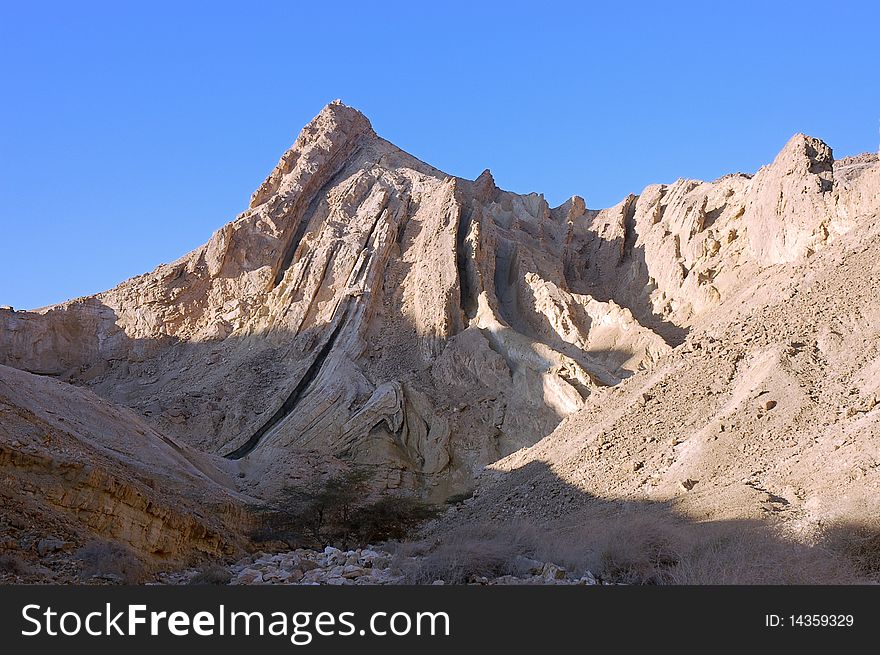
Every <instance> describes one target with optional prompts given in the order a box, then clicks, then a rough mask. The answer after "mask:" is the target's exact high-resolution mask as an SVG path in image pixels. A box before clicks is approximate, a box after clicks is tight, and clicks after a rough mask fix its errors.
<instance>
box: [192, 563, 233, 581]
mask: <svg viewBox="0 0 880 655" xmlns="http://www.w3.org/2000/svg"><path fill="white" fill-rule="evenodd" d="M231 581H232V573H231V572H230V571H229V569H227V568H224V567H222V566H220V565H218V564H212V565H211V566H209V567H207V568H206V569H204V570H202V571H199V572H198V573H197V574H196V575H194V576H193V577H192V578H191V579H190V581H189V584H191V585H227V584H229V583H230V582H231Z"/></svg>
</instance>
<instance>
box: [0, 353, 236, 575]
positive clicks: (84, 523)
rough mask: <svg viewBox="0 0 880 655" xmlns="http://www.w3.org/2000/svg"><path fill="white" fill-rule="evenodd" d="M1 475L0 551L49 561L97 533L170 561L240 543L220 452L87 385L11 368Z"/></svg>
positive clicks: (1, 395)
mask: <svg viewBox="0 0 880 655" xmlns="http://www.w3.org/2000/svg"><path fill="white" fill-rule="evenodd" d="M0 473H2V477H0V499H2V501H3V510H2V515H0V516H2V522H0V527H2V533H3V536H4V538H5V539H4V543H2V544H0V550H4V551H6V550H12V551H13V552H14V553H15V552H16V551H19V550H27V549H28V548H29V547H33V548H34V549H35V550H36V551H37V554H38V555H39V556H41V557H43V556H46V555H47V554H49V553H54V552H57V551H60V550H69V547H73V546H75V545H82V544H83V543H87V542H89V541H90V540H93V539H94V538H95V537H100V538H102V539H104V540H106V541H111V542H118V543H121V544H125V545H126V547H130V548H131V549H133V550H134V551H135V552H136V553H137V554H138V555H139V556H141V557H142V558H144V559H145V560H146V561H147V563H149V564H153V565H155V566H168V565H171V564H174V563H185V562H187V561H190V560H193V559H199V558H201V557H218V556H219V557H222V556H228V555H232V554H234V553H237V552H240V551H241V550H242V548H243V546H244V540H243V539H241V538H240V537H236V533H237V532H238V530H239V528H240V526H242V525H247V523H248V520H247V518H246V516H245V512H244V507H243V505H244V499H242V498H241V497H240V496H239V494H238V493H237V492H236V490H235V484H234V482H233V480H232V477H231V476H230V475H229V474H228V473H226V472H224V471H223V470H222V468H221V467H220V466H218V463H217V462H216V458H212V457H211V456H208V455H205V454H203V453H198V452H196V451H193V450H192V449H190V448H188V447H186V446H185V445H183V444H180V443H178V442H176V441H175V440H174V439H171V438H169V437H165V436H163V435H160V434H159V433H157V432H156V431H155V430H154V429H153V428H150V427H149V426H148V425H147V424H145V423H144V422H142V421H141V419H139V418H138V417H137V416H136V415H135V414H134V413H133V412H132V411H131V410H128V409H124V408H121V407H118V406H114V405H111V404H110V403H108V402H107V401H104V400H102V399H100V398H98V397H97V396H95V395H94V394H93V393H91V392H90V391H87V390H84V389H79V388H76V387H73V386H71V385H69V384H66V383H63V382H59V381H56V380H51V379H48V378H46V377H38V376H36V375H32V374H30V373H25V372H23V371H17V370H15V369H12V368H9V367H6V366H0ZM47 533H48V534H55V535H57V534H63V535H65V536H66V539H64V540H62V539H58V538H55V537H50V538H44V537H42V535H44V534H47Z"/></svg>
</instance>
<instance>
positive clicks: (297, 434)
mask: <svg viewBox="0 0 880 655" xmlns="http://www.w3.org/2000/svg"><path fill="white" fill-rule="evenodd" d="M878 181H880V165H878V164H877V162H876V159H872V158H870V157H868V158H867V159H865V160H864V161H862V160H859V161H853V162H847V163H846V164H845V165H844V166H842V167H841V166H839V165H838V164H835V162H834V160H833V157H832V154H831V150H830V148H828V146H826V145H825V144H823V143H822V142H820V141H818V140H816V139H812V138H809V137H805V136H803V135H797V136H795V137H794V138H793V139H792V140H791V141H790V142H789V143H788V145H786V146H785V148H784V149H783V151H782V152H781V153H780V155H779V156H778V157H777V159H776V160H775V161H774V162H773V163H772V164H771V165H769V166H767V167H765V168H763V169H761V171H759V172H758V173H757V174H756V175H755V176H754V177H749V176H747V175H740V174H737V175H730V176H726V177H724V178H721V179H719V180H716V181H715V182H711V183H702V182H696V181H691V180H679V181H677V182H675V183H674V184H671V185H654V186H650V187H648V188H647V189H645V190H644V192H643V193H642V194H640V195H639V196H630V197H628V198H626V199H625V200H624V201H623V202H622V203H620V204H619V205H617V206H615V207H612V208H610V209H604V210H601V211H597V210H591V209H588V208H587V207H586V205H585V202H584V201H583V200H582V199H581V198H579V197H577V196H575V197H573V198H572V199H571V200H570V201H568V202H566V203H565V204H563V205H562V206H560V207H557V208H550V207H549V206H548V204H547V203H546V202H545V201H544V199H543V197H542V196H540V195H536V194H529V195H518V194H514V193H510V192H506V191H503V190H501V189H499V188H497V187H496V185H495V182H494V180H493V179H492V176H491V174H490V173H489V172H488V171H486V172H484V173H483V174H482V175H480V176H479V177H478V178H477V179H476V180H475V181H468V180H463V179H459V178H454V177H450V176H448V175H446V174H444V173H442V172H440V171H438V170H436V169H434V168H432V167H431V166H428V165H427V164H424V163H423V162H420V161H418V160H417V159H415V158H414V157H412V156H410V155H408V154H406V153H404V152H402V151H401V150H399V149H398V148H396V147H395V146H393V145H392V144H390V143H388V142H387V141H385V140H383V139H381V138H380V137H379V136H377V135H376V134H375V133H374V132H373V130H372V128H371V126H370V124H369V122H368V121H367V119H366V118H365V117H364V116H363V115H361V114H360V113H359V112H357V111H356V110H354V109H351V108H349V107H346V106H345V105H343V104H341V103H339V102H335V103H332V104H331V105H329V106H327V107H326V108H325V109H324V110H323V111H322V112H321V113H320V114H319V115H318V116H317V117H316V118H315V119H314V120H313V121H312V122H311V123H310V124H309V125H308V126H306V128H305V129H304V130H303V131H302V133H301V134H300V135H299V137H298V138H297V140H296V142H295V143H294V145H293V146H292V147H291V148H290V150H288V151H287V152H286V153H285V154H284V155H283V157H282V158H281V161H280V162H279V163H278V165H277V166H276V167H275V169H274V170H273V171H272V172H271V173H270V175H269V177H268V178H267V179H266V181H265V182H264V183H263V184H262V185H261V186H260V187H259V189H257V191H256V192H255V193H254V194H253V197H252V198H251V202H250V206H249V207H248V209H247V210H246V211H245V212H243V213H242V214H241V215H239V216H238V217H237V218H236V219H235V220H234V221H232V222H231V223H228V224H227V225H225V226H224V227H222V228H221V229H220V230H218V231H217V232H216V233H215V234H214V235H213V236H212V237H211V239H210V241H209V242H208V243H207V244H205V245H204V246H202V247H201V248H198V249H197V250H195V251H193V252H191V253H189V254H187V255H185V256H184V257H182V258H181V259H179V260H178V261H176V262H173V263H171V264H167V265H162V266H160V267H159V268H157V269H156V270H155V271H153V272H152V273H148V274H146V275H142V276H139V277H136V278H133V279H131V280H128V281H126V282H124V283H122V284H120V285H119V286H118V287H116V288H114V289H111V290H110V291H107V292H105V293H101V294H98V295H96V296H92V297H88V298H80V299H76V300H72V301H69V302H66V303H62V304H60V305H56V306H53V307H49V308H44V309H40V310H36V311H33V312H23V311H12V310H0V363H2V364H5V365H6V366H9V367H15V368H18V369H21V370H23V371H28V372H31V373H38V374H40V375H43V376H47V375H48V376H53V377H56V378H58V379H60V380H64V381H67V382H70V383H72V384H73V385H76V386H78V387H85V388H87V389H89V390H90V391H92V392H94V393H95V394H97V395H98V396H100V397H102V398H104V399H106V400H107V401H110V402H112V403H114V404H116V405H120V406H124V407H126V408H129V409H130V410H131V411H132V412H134V414H136V415H137V416H138V417H139V420H142V421H144V422H145V423H146V424H147V425H149V429H150V430H153V431H155V434H157V435H163V437H165V438H168V439H173V440H175V442H177V443H180V444H185V445H186V446H187V447H189V448H192V449H196V450H199V451H203V452H206V453H210V454H213V455H222V456H224V457H225V458H226V459H227V460H228V461H229V464H228V466H229V467H230V468H229V470H230V471H232V472H234V473H236V474H237V475H238V476H239V477H237V478H236V480H237V483H238V486H239V489H240V490H241V491H243V492H246V493H248V494H252V495H254V496H257V497H264V498H265V497H269V496H271V495H272V494H274V493H275V492H277V491H278V489H279V488H281V487H283V486H286V485H289V484H291V483H292V481H294V480H295V479H296V477H297V476H299V475H307V474H308V472H307V471H306V472H304V470H303V469H304V464H303V463H304V462H308V463H309V467H314V468H316V469H320V468H321V467H322V466H325V467H332V466H333V465H335V463H336V462H337V461H339V460H344V461H350V462H357V463H360V464H364V465H368V466H371V467H373V468H374V469H375V470H376V471H377V474H378V476H377V479H378V480H379V482H380V484H382V485H383V486H386V487H389V488H406V489H416V490H418V491H420V492H423V493H424V494H425V495H426V496H427V497H428V498H432V499H440V498H444V497H446V496H448V495H449V494H451V493H454V492H457V491H460V490H463V489H466V488H469V487H470V486H472V484H473V476H474V473H475V472H476V471H478V470H479V469H480V468H481V467H482V466H484V465H486V464H488V463H490V462H493V461H495V460H498V459H499V458H502V457H504V456H506V455H509V454H511V453H513V452H514V451H516V450H518V449H520V448H522V447H524V446H530V445H532V444H534V443H536V442H537V441H539V440H540V439H541V438H543V437H544V436H546V435H548V434H550V433H551V432H552V431H553V430H554V428H555V427H556V426H557V425H558V424H559V422H560V421H561V420H562V419H563V418H565V417H566V416H569V415H571V414H573V413H575V412H577V411H579V410H580V409H581V408H583V407H584V405H585V403H589V402H590V399H591V398H592V397H593V396H594V395H595V394H596V392H597V391H601V390H603V389H605V388H607V387H610V386H614V385H617V384H618V383H619V382H621V381H622V380H624V379H626V378H628V377H630V376H632V375H633V374H635V373H637V372H639V371H643V370H646V369H651V368H652V367H653V366H655V365H656V363H657V362H658V361H659V360H661V359H662V358H664V357H666V356H668V354H669V353H670V351H671V349H672V348H673V347H674V346H676V345H678V344H680V343H681V342H682V341H683V340H684V337H685V335H686V334H687V332H688V331H689V330H691V329H692V328H693V327H694V326H695V325H697V324H698V322H699V321H700V320H702V319H703V317H705V316H708V315H710V314H711V313H712V311H713V310H715V309H716V308H718V307H720V306H722V304H723V303H724V302H725V301H726V300H727V299H728V298H729V297H731V296H732V295H735V294H736V292H737V290H738V289H740V288H741V287H742V286H743V284H744V281H747V280H749V279H750V277H751V276H754V275H756V274H758V273H759V272H760V271H761V270H762V269H764V268H766V267H768V266H772V265H776V264H781V263H786V262H793V261H796V260H798V258H801V259H802V258H804V257H806V256H809V255H811V254H812V253H814V252H815V251H817V250H818V249H820V248H821V247H823V246H824V245H826V244H828V243H831V242H833V241H834V240H835V239H838V238H840V236H841V235H843V234H845V233H846V232H847V231H848V230H849V229H851V228H852V227H853V226H854V225H856V224H857V223H858V222H859V221H860V220H862V219H863V218H864V217H866V216H870V215H873V214H876V212H877V211H878V208H880V191H878V189H880V182H878ZM307 468H308V467H307Z"/></svg>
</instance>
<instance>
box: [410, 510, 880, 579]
mask: <svg viewBox="0 0 880 655" xmlns="http://www.w3.org/2000/svg"><path fill="white" fill-rule="evenodd" d="M872 543H873V544H874V546H875V548H873V549H870V550H871V552H872V553H873V556H874V557H877V556H878V555H880V548H876V546H877V544H880V540H878V541H877V542H876V543H875V542H872ZM860 552H861V551H860ZM408 555H421V557H420V558H419V559H417V560H412V559H409V558H408V557H407V556H408ZM525 558H529V559H534V560H539V561H542V562H552V563H554V564H558V565H560V566H564V567H565V568H566V569H568V570H569V571H571V572H573V573H576V574H581V573H583V572H584V571H590V572H591V573H593V574H594V575H595V576H597V577H598V578H599V579H600V580H603V581H606V582H615V583H625V584H679V585H680V584H694V585H704V584H847V583H853V582H857V581H858V580H859V575H858V571H857V570H856V568H855V567H854V566H853V565H852V562H851V561H850V560H849V559H848V558H847V557H846V556H845V553H841V552H839V551H835V550H831V549H829V548H825V547H820V546H807V545H804V544H801V543H797V542H794V541H792V540H789V539H785V538H783V537H781V536H779V535H777V534H775V533H774V532H773V531H772V530H771V529H770V528H769V527H768V526H767V525H764V524H760V523H757V522H748V521H729V522H707V523H692V522H687V521H684V520H681V519H673V518H670V517H669V516H655V515H652V514H644V513H639V514H635V513H634V514H632V515H623V516H618V517H612V518H608V517H604V518H602V519H601V520H599V519H595V520H592V521H590V522H589V523H588V524H584V523H581V524H580V525H576V526H572V525H566V526H556V527H553V526H534V525H526V524H507V525H497V524H493V525H489V524H484V525H478V526H472V527H461V528H458V529H456V530H453V531H451V532H449V533H447V534H445V535H444V536H443V537H442V538H441V539H439V540H438V541H437V542H435V543H433V544H430V545H428V544H426V543H421V544H405V545H403V546H402V547H401V548H399V550H398V557H397V559H396V563H397V564H398V566H399V567H400V569H401V570H402V571H404V573H405V574H406V577H407V581H408V582H410V583H412V584H430V583H431V582H433V581H434V580H437V579H442V580H444V581H445V582H447V583H450V584H463V583H467V582H468V581H470V580H471V579H472V578H473V577H475V576H485V577H488V578H491V577H497V576H501V575H517V576H522V575H523V574H524V573H526V572H527V571H526V570H524V568H527V566H526V565H527V563H528V560H527V559H525ZM874 561H875V565H876V562H877V561H880V558H878V560H874Z"/></svg>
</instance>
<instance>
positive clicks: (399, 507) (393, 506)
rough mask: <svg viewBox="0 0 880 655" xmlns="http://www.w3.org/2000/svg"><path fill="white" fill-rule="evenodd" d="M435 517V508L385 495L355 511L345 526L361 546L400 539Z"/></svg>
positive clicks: (411, 499) (436, 512)
mask: <svg viewBox="0 0 880 655" xmlns="http://www.w3.org/2000/svg"><path fill="white" fill-rule="evenodd" d="M437 514H438V509H437V508H436V507H435V506H433V505H429V504H427V503H423V502H421V501H420V500H417V499H415V498H411V497H408V496H390V495H386V496H383V497H381V498H379V499H378V500H376V501H375V502H372V503H368V504H366V505H362V506H361V507H358V508H357V509H355V510H354V512H353V513H352V514H351V517H350V520H349V522H348V525H347V527H348V528H349V530H350V533H351V534H353V535H354V536H355V537H356V538H357V541H358V542H359V543H360V544H361V545H363V544H369V543H378V542H380V541H388V540H391V539H404V538H406V537H408V536H410V534H412V532H414V531H415V530H416V528H418V527H419V526H420V525H421V524H422V523H423V522H425V521H427V520H429V519H432V518H435V517H436V516H437Z"/></svg>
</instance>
